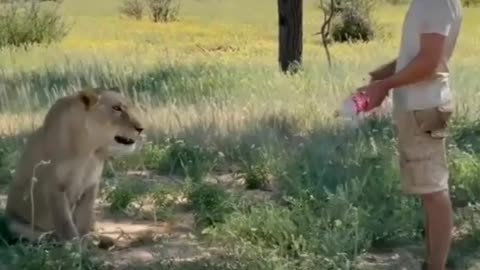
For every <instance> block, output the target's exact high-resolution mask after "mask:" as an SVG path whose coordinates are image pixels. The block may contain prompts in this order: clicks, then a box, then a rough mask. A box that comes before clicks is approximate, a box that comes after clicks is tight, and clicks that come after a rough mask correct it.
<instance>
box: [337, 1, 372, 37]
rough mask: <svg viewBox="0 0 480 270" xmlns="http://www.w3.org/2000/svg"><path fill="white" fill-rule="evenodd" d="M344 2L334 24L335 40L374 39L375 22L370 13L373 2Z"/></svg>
mask: <svg viewBox="0 0 480 270" xmlns="http://www.w3.org/2000/svg"><path fill="white" fill-rule="evenodd" d="M342 3H343V4H342V5H341V6H340V7H339V11H338V16H337V17H336V18H335V20H334V22H333V25H332V38H333V40H334V41H337V42H346V41H351V42H355V41H369V40H372V39H373V38H374V34H375V29H374V22H373V21H372V19H371V15H370V12H371V10H372V9H373V2H372V1H368V0H363V1H358V2H354V1H352V2H349V1H345V2H342Z"/></svg>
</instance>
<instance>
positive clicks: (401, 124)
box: [357, 0, 463, 270]
mask: <svg viewBox="0 0 480 270" xmlns="http://www.w3.org/2000/svg"><path fill="white" fill-rule="evenodd" d="M462 17H463V15H462V11H461V4H460V0H412V2H411V4H410V7H409V10H408V13H407V15H406V17H405V21H404V25H403V33H402V41H401V48H400V53H399V56H398V58H397V59H395V60H394V61H392V62H390V63H387V64H385V65H384V66H382V67H380V68H378V69H377V70H374V71H372V72H370V76H371V82H370V84H369V85H367V86H364V87H361V88H359V89H357V90H358V91H363V92H365V93H366V94H367V95H368V96H369V98H370V105H369V108H368V109H369V110H371V109H374V108H376V107H378V106H379V105H381V103H382V102H383V101H384V100H385V98H386V97H387V96H388V93H389V91H390V89H392V103H393V118H394V122H395V125H396V127H397V136H398V152H399V155H400V167H401V176H402V179H401V183H402V188H403V190H404V192H405V193H408V194H416V195H420V197H421V199H422V204H423V207H424V209H425V214H426V224H425V231H426V250H427V252H426V253H427V258H426V262H425V264H424V269H428V270H444V269H445V265H446V261H447V257H448V253H449V250H450V244H451V237H452V230H453V217H452V216H453V213H452V212H453V211H452V207H451V202H450V196H449V192H448V177H449V172H448V168H447V167H448V166H447V159H446V146H445V137H446V135H445V130H446V126H447V123H448V120H449V118H450V115H451V113H452V111H453V110H452V107H453V106H452V95H451V89H450V84H449V81H450V79H449V69H448V65H447V63H448V61H449V59H450V57H451V55H452V53H453V50H454V48H455V45H456V42H457V38H458V35H459V31H460V26H461V23H462ZM425 267H426V268H425Z"/></svg>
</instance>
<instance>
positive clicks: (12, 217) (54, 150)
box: [6, 88, 143, 241]
mask: <svg viewBox="0 0 480 270" xmlns="http://www.w3.org/2000/svg"><path fill="white" fill-rule="evenodd" d="M142 131H143V126H142V124H141V123H140V121H139V120H138V118H137V117H136V116H135V115H134V113H133V107H132V105H131V103H130V102H129V100H127V99H126V98H125V97H123V96H122V95H121V94H120V92H119V91H118V89H117V88H113V89H98V88H97V89H92V90H83V91H80V92H77V93H75V94H73V95H70V96H66V97H63V98H60V99H59V100H58V101H56V102H55V104H53V106H52V107H51V108H50V110H49V111H48V113H47V115H46V116H45V119H44V122H43V125H42V126H41V127H40V128H39V129H37V130H36V131H35V132H34V133H33V134H32V135H31V137H30V138H29V140H28V142H27V144H26V147H25V149H24V152H23V153H22V155H21V157H20V160H19V161H18V164H17V168H16V172H15V176H14V179H13V182H12V183H11V186H10V190H9V192H8V199H7V206H6V219H7V224H8V230H9V232H10V233H11V234H13V235H14V236H15V237H16V238H24V239H27V240H38V239H39V237H40V236H41V235H42V234H44V233H45V232H53V236H54V238H56V239H57V240H59V241H66V240H72V239H74V238H80V237H82V236H84V235H85V234H88V233H89V232H90V230H91V229H92V228H93V225H94V211H93V210H94V209H93V207H94V200H95V198H96V195H97V190H98V188H99V182H100V179H101V174H102V171H103V166H104V162H105V161H106V159H107V158H109V157H111V156H114V155H116V154H117V153H120V152H124V153H125V152H127V153H129V152H133V151H134V150H136V149H138V148H139V146H138V143H137V142H138V141H139V139H141V138H142V134H141V133H142Z"/></svg>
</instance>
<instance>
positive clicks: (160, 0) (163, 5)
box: [147, 0, 179, 22]
mask: <svg viewBox="0 0 480 270" xmlns="http://www.w3.org/2000/svg"><path fill="white" fill-rule="evenodd" d="M147 5H148V8H149V10H150V15H151V16H152V20H153V21H154V22H169V21H175V20H177V17H178V11H179V5H178V3H176V1H175V0H147Z"/></svg>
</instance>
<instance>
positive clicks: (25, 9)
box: [0, 1, 68, 47]
mask: <svg viewBox="0 0 480 270" xmlns="http://www.w3.org/2000/svg"><path fill="white" fill-rule="evenodd" d="M67 32H68V30H67V26H66V24H65V23H64V22H63V20H62V18H61V16H60V15H59V14H58V13H57V9H56V8H47V7H43V6H41V4H38V3H37V2H34V1H26V2H9V3H6V4H3V7H2V8H1V9H0V47H4V46H8V45H13V46H28V45H32V44H40V43H46V44H48V43H51V42H55V41H59V40H61V39H62V38H64V37H65V36H66V35H67Z"/></svg>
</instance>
